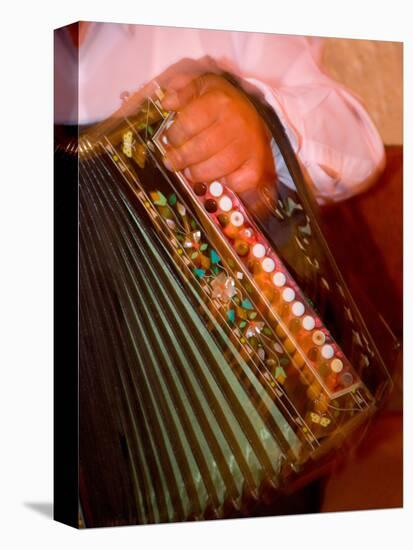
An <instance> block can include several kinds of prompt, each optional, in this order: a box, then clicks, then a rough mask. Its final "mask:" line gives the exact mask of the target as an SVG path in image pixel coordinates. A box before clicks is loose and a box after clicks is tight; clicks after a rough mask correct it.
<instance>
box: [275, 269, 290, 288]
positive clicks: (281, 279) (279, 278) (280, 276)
mask: <svg viewBox="0 0 413 550" xmlns="http://www.w3.org/2000/svg"><path fill="white" fill-rule="evenodd" d="M272 280H273V283H274V284H275V286H284V285H285V283H286V281H287V278H286V276H285V275H284V273H281V271H278V272H277V273H276V274H275V275H274V277H273V278H272Z"/></svg>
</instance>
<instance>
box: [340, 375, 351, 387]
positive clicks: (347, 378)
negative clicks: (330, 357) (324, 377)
mask: <svg viewBox="0 0 413 550" xmlns="http://www.w3.org/2000/svg"><path fill="white" fill-rule="evenodd" d="M340 382H341V383H342V384H343V386H346V387H348V386H351V384H352V383H353V375H352V374H351V372H344V373H343V374H342V375H341V376H340Z"/></svg>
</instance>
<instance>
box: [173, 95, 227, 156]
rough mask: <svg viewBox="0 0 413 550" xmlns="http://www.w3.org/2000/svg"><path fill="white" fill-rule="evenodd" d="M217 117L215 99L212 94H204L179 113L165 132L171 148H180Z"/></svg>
mask: <svg viewBox="0 0 413 550" xmlns="http://www.w3.org/2000/svg"><path fill="white" fill-rule="evenodd" d="M218 116H219V111H218V110H217V109H216V105H215V97H214V94H213V93H212V92H209V93H206V94H205V95H203V96H202V97H200V98H198V99H196V100H195V101H193V102H192V103H190V104H189V105H187V106H186V107H185V108H184V109H183V110H182V111H180V112H179V113H178V114H177V115H176V117H175V120H174V122H173V124H172V125H171V126H170V128H169V129H168V130H167V132H166V137H167V138H168V142H169V143H170V145H171V146H172V147H180V146H181V145H183V144H184V143H185V142H186V141H187V140H189V139H191V138H192V137H193V136H195V135H197V134H199V133H200V132H201V131H202V130H205V129H206V128H208V127H209V126H211V125H212V124H213V123H214V122H215V121H216V120H217V119H218Z"/></svg>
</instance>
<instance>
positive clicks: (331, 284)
mask: <svg viewBox="0 0 413 550" xmlns="http://www.w3.org/2000/svg"><path fill="white" fill-rule="evenodd" d="M160 97H161V92H160V90H159V89H158V90H155V91H154V93H153V94H151V95H149V96H148V97H146V98H145V99H144V100H142V101H140V103H139V105H137V106H135V107H134V108H133V109H131V108H128V109H125V110H124V113H125V114H123V115H122V116H116V117H113V118H112V119H109V120H108V121H105V122H104V123H102V124H99V125H97V126H95V127H90V128H85V129H84V131H83V132H82V134H81V136H80V138H79V144H78V152H77V155H78V159H79V388H80V390H79V391H80V397H79V399H80V405H79V415H80V423H79V429H80V442H79V464H80V505H81V508H82V514H83V517H84V522H85V524H86V525H91V526H98V525H108V524H111V525H114V524H128V523H154V522H170V521H184V520H189V519H203V518H220V517H234V516H242V515H246V514H247V511H248V510H249V509H250V507H251V503H256V502H259V501H260V499H262V498H266V496H268V494H274V495H277V494H281V493H285V492H288V491H290V492H291V491H293V490H294V487H295V486H297V485H299V484H300V482H302V483H305V479H306V476H308V475H310V477H311V472H312V471H314V470H316V469H317V468H319V467H320V464H324V463H326V462H328V460H329V459H330V457H332V456H334V455H335V453H337V450H339V452H344V451H345V449H347V448H348V447H349V446H351V444H352V440H353V438H352V434H353V433H354V432H355V431H356V430H357V429H358V428H359V427H360V426H361V425H363V424H365V423H366V421H367V420H368V419H369V418H370V417H371V415H372V414H373V413H374V412H375V410H376V409H377V407H378V406H379V404H380V402H381V400H382V399H383V398H384V396H385V395H386V392H387V391H388V390H389V388H390V386H391V380H390V377H389V375H388V373H387V370H386V367H385V365H384V362H383V360H382V358H381V355H380V353H379V351H378V349H377V347H376V345H375V343H374V341H373V340H372V338H371V336H370V334H369V332H368V329H367V327H366V325H365V323H364V321H363V319H362V317H361V315H360V313H359V310H358V308H357V306H356V304H355V303H354V301H353V299H352V297H351V295H350V293H349V291H348V290H347V287H346V285H345V283H344V281H343V279H342V277H341V274H340V272H339V270H338V268H337V266H336V264H335V262H334V259H333V256H332V254H331V252H330V251H329V248H328V245H327V243H326V242H325V239H324V237H323V234H322V231H321V230H320V227H319V224H318V221H317V205H316V204H315V202H314V200H313V198H312V196H311V193H310V191H309V189H308V187H307V185H306V183H305V179H304V175H303V172H302V170H301V168H300V165H299V163H298V161H297V158H296V156H295V154H294V152H293V150H292V148H291V145H290V143H289V141H288V138H287V136H286V134H285V131H284V128H283V126H282V124H281V122H280V121H279V119H278V118H277V116H276V115H275V114H274V113H273V112H272V111H269V110H268V109H267V107H266V106H265V105H264V104H263V103H262V102H260V101H258V100H257V99H255V98H253V99H251V100H252V101H254V102H255V103H254V104H255V105H256V106H257V109H259V110H260V112H261V114H262V116H263V117H265V119H266V121H267V124H268V127H269V128H270V130H271V131H272V134H273V139H274V142H275V144H276V150H277V154H278V155H280V158H282V160H283V162H284V165H285V168H286V173H287V174H288V177H289V180H290V181H285V182H279V185H278V189H277V191H276V193H275V190H274V189H267V188H260V189H258V190H256V191H254V192H252V193H250V194H246V195H245V196H243V197H238V196H236V195H235V194H234V193H233V192H232V191H231V190H230V189H228V188H226V186H225V184H224V183H223V182H220V181H215V182H210V183H198V184H195V185H193V184H191V183H190V182H188V181H187V180H186V178H185V177H184V176H183V174H181V173H171V172H168V171H167V170H165V168H164V166H163V163H162V154H163V152H164V149H163V146H164V139H165V137H164V131H165V129H166V128H167V127H168V125H169V124H171V122H172V121H173V116H174V115H173V113H167V112H165V111H163V109H162V106H161V103H160V100H159V99H160ZM309 473H310V474H309ZM96 510H97V511H96Z"/></svg>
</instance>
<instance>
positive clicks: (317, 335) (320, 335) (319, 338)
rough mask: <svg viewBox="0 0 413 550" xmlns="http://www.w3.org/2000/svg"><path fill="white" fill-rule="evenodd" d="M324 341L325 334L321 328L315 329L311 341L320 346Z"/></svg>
mask: <svg viewBox="0 0 413 550" xmlns="http://www.w3.org/2000/svg"><path fill="white" fill-rule="evenodd" d="M325 341H326V335H325V334H324V332H321V330H316V331H315V332H314V334H313V342H314V344H316V345H317V346H322V345H323V344H324V342H325Z"/></svg>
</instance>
